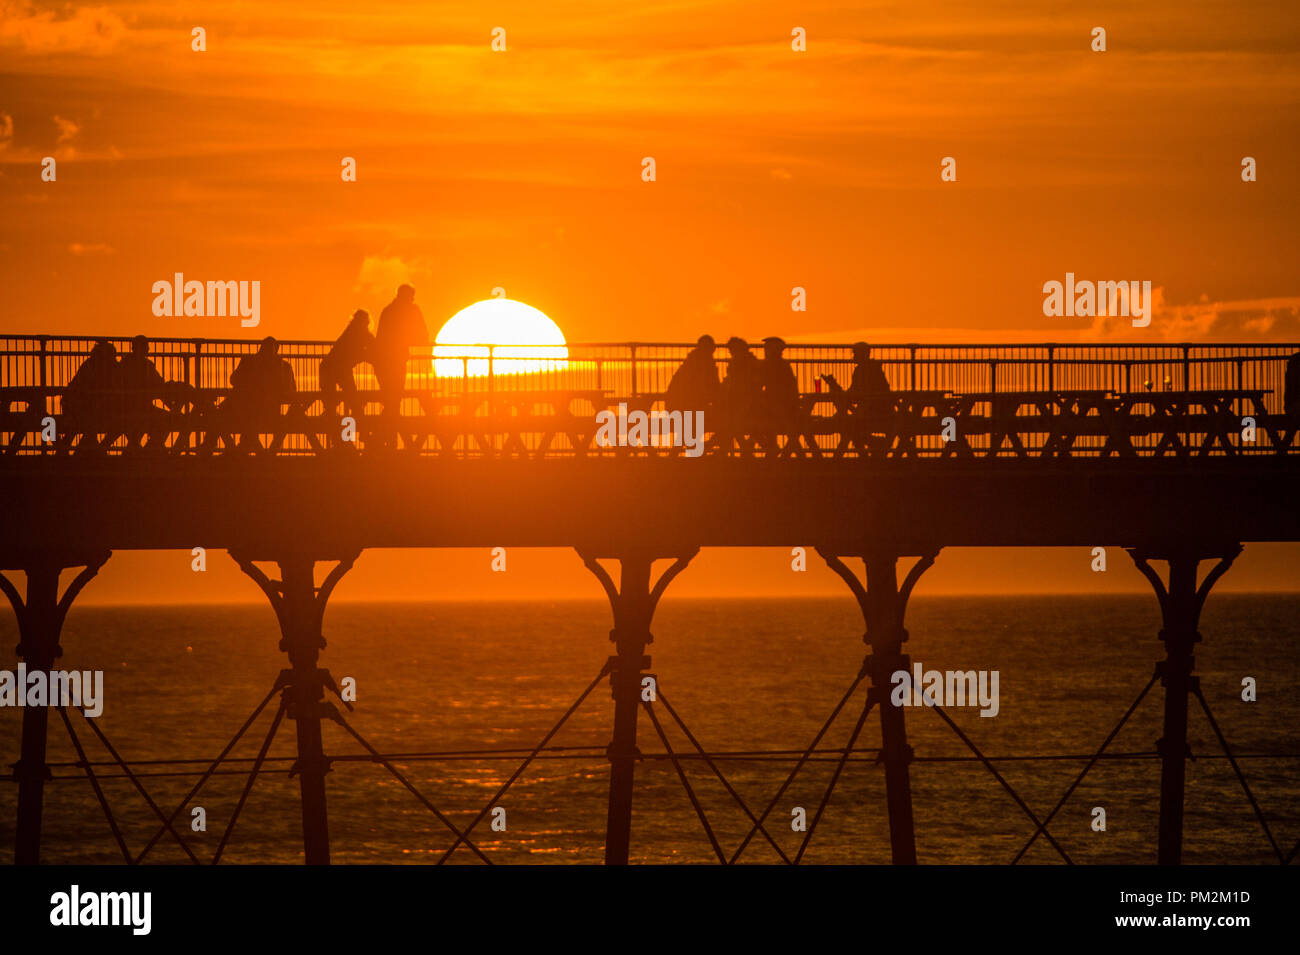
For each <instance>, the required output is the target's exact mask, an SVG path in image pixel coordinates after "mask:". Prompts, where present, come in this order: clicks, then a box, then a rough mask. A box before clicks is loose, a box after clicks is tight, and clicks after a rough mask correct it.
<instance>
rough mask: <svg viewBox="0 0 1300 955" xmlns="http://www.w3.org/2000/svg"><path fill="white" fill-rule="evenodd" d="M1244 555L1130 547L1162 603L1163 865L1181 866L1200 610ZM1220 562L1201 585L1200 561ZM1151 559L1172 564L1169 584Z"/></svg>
mask: <svg viewBox="0 0 1300 955" xmlns="http://www.w3.org/2000/svg"><path fill="white" fill-rule="evenodd" d="M1239 553H1241V545H1240V544H1233V545H1231V546H1230V547H1227V548H1211V549H1205V548H1202V549H1194V548H1189V547H1179V548H1171V549H1169V550H1162V551H1147V550H1143V549H1139V548H1130V549H1129V555H1130V556H1131V557H1132V558H1133V562H1134V563H1135V564H1136V565H1137V568H1138V570H1140V571H1141V572H1142V574H1143V575H1144V576H1145V577H1146V578H1147V579H1148V580H1149V581H1150V582H1151V585H1152V587H1153V588H1154V589H1155V592H1156V598H1157V599H1158V600H1159V602H1160V617H1161V622H1162V627H1161V630H1160V640H1161V641H1162V642H1163V643H1164V645H1165V659H1164V660H1162V661H1161V662H1160V663H1159V664H1157V671H1158V672H1159V674H1160V682H1161V685H1163V686H1164V688H1165V704H1164V722H1163V727H1162V731H1161V736H1160V739H1159V740H1157V741H1156V752H1157V753H1159V754H1160V829H1159V836H1158V840H1157V851H1156V861H1157V863H1158V864H1160V865H1179V864H1181V863H1182V858H1183V795H1184V792H1185V790H1186V782H1187V755H1188V746H1187V698H1188V696H1189V695H1190V694H1191V693H1192V692H1193V691H1194V690H1195V689H1196V688H1197V684H1198V678H1197V677H1195V676H1193V675H1192V671H1193V670H1194V669H1195V667H1196V658H1195V656H1193V653H1192V651H1193V648H1194V647H1195V645H1196V644H1197V643H1199V642H1200V640H1201V635H1200V633H1199V632H1198V631H1197V626H1198V624H1199V621H1200V617H1201V608H1202V607H1203V606H1204V605H1205V598H1206V597H1208V596H1209V593H1210V588H1212V587H1213V586H1214V584H1215V582H1216V581H1217V580H1218V579H1219V578H1220V577H1222V576H1223V575H1224V574H1225V573H1226V572H1227V570H1228V568H1229V567H1230V566H1231V565H1232V562H1233V560H1235V559H1236V557H1237V555H1238V554H1239ZM1213 557H1217V558H1218V559H1219V562H1218V563H1217V564H1216V565H1215V567H1214V569H1213V570H1211V571H1210V573H1208V574H1207V575H1206V577H1205V580H1204V581H1202V583H1201V585H1200V586H1199V587H1198V586H1197V584H1196V569H1197V565H1198V564H1199V563H1200V562H1201V561H1202V560H1205V559H1207V558H1213ZM1151 560H1165V561H1168V563H1169V585H1168V586H1167V587H1166V586H1165V584H1164V583H1163V582H1162V581H1161V579H1160V576H1159V575H1158V574H1157V573H1156V571H1155V570H1154V569H1153V568H1152V567H1151V564H1150V561H1151Z"/></svg>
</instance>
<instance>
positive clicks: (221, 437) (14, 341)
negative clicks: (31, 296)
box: [0, 335, 1300, 458]
mask: <svg viewBox="0 0 1300 955" xmlns="http://www.w3.org/2000/svg"><path fill="white" fill-rule="evenodd" d="M103 341H107V342H109V343H111V344H113V345H114V346H115V347H116V348H117V351H118V352H119V353H120V354H123V353H125V352H126V351H127V350H128V349H129V347H130V340H129V339H125V338H107V339H99V338H89V337H72V336H52V335H25V336H23V335H9V336H0V454H3V455H6V456H20V457H26V456H33V455H56V456H57V455H60V454H78V453H91V452H92V451H93V452H95V453H102V454H112V455H118V454H124V453H137V452H138V453H147V452H149V451H150V450H152V451H154V452H156V453H166V454H171V455H211V454H227V453H256V454H268V453H269V454H277V455H278V454H322V453H330V452H334V451H342V452H348V451H361V452H370V451H375V450H379V449H381V448H382V449H384V450H390V451H391V450H402V451H411V452H415V453H419V454H423V455H435V456H444V457H495V456H520V455H526V456H533V457H574V456H619V455H649V454H653V455H678V456H694V455H687V454H686V450H687V449H686V448H684V447H680V446H673V444H672V441H673V438H674V437H676V438H678V439H680V438H681V437H683V435H682V434H681V432H680V431H679V430H678V429H679V428H681V424H680V423H679V422H678V421H676V420H674V421H673V422H672V429H673V430H672V432H671V433H670V434H668V435H664V434H662V433H661V434H660V436H659V438H657V439H653V440H650V441H649V442H648V443H644V444H642V445H640V446H636V445H635V443H634V442H635V437H636V436H635V434H633V435H632V436H631V441H632V443H631V444H627V445H625V444H622V443H619V442H615V443H613V444H603V443H601V442H600V441H599V440H597V431H598V418H597V416H598V415H602V414H603V415H605V416H606V419H608V418H609V416H613V415H616V414H618V413H619V412H620V411H621V412H622V413H623V415H624V416H627V417H628V420H629V421H630V420H631V417H634V416H635V415H636V414H637V413H645V414H647V415H649V416H651V417H653V418H655V419H657V420H656V421H655V422H653V423H652V422H649V421H648V420H647V424H649V425H650V427H651V428H652V429H654V430H660V427H659V426H663V427H664V428H666V427H667V425H668V421H667V418H666V417H665V415H666V412H667V410H668V409H666V408H665V405H664V400H663V399H664V396H665V392H666V390H667V387H668V383H669V381H670V380H671V378H672V375H673V373H674V372H675V371H676V370H677V369H678V368H679V367H680V366H681V363H682V361H683V359H684V358H685V357H686V355H687V354H688V353H689V352H690V350H691V349H692V348H693V347H694V346H693V345H691V344H681V343H647V342H636V343H630V342H629V343H594V344H589V343H579V344H571V345H567V346H563V347H562V348H557V346H553V345H545V346H541V345H539V346H535V350H533V346H487V345H440V346H436V350H435V348H434V346H430V349H429V351H428V352H424V353H422V354H412V357H411V359H410V361H409V363H408V370H407V378H406V390H405V395H404V397H403V398H402V400H401V407H400V409H385V408H383V405H382V402H381V400H380V396H379V393H378V389H377V386H376V382H375V380H374V376H373V373H372V372H371V371H370V368H369V365H367V364H366V363H364V362H363V363H362V364H360V365H358V366H357V367H356V370H355V377H354V381H355V383H356V386H357V395H356V397H357V401H356V405H357V406H356V407H354V408H350V409H349V408H347V407H346V405H344V404H343V402H342V401H341V399H339V398H338V397H337V396H334V397H333V400H331V401H330V402H329V403H330V404H331V405H333V407H332V408H327V406H326V405H327V401H326V398H325V396H323V395H322V394H321V393H320V391H319V388H320V381H319V379H318V374H319V368H320V362H321V359H322V358H324V357H325V356H326V355H327V354H328V352H329V349H330V348H331V346H332V343H331V342H318V341H282V342H280V343H279V346H278V347H279V358H282V359H284V360H285V362H287V365H288V367H289V368H290V369H291V370H292V375H293V378H294V381H295V382H296V387H297V391H296V392H295V393H294V394H292V395H290V396H286V397H285V398H284V400H283V401H281V402H280V404H279V412H278V413H268V412H259V413H256V414H254V413H252V412H249V411H247V410H245V411H243V412H241V413H240V414H238V415H236V414H235V403H233V402H230V401H229V399H230V397H231V395H232V391H231V390H230V388H229V383H230V377H231V374H232V372H233V371H234V369H235V367H236V366H237V364H238V363H239V361H240V360H241V359H243V358H246V357H248V356H249V355H252V354H253V353H254V352H255V351H256V350H257V348H258V345H259V342H257V341H251V340H241V339H180V338H169V339H151V340H149V342H148V359H149V361H150V362H151V363H152V365H153V367H154V368H155V369H156V370H157V372H158V373H159V375H160V376H161V378H162V379H165V380H166V381H167V382H168V385H167V386H166V388H165V389H163V390H161V391H160V392H159V393H158V394H151V393H147V392H146V393H140V392H132V391H128V390H122V389H105V388H102V387H101V388H98V389H90V390H83V392H82V399H83V400H82V401H81V403H80V407H79V408H76V409H72V408H70V407H67V405H68V404H69V403H68V400H67V398H68V393H67V389H68V386H69V384H70V383H71V382H72V379H73V376H74V375H75V374H76V373H77V371H78V369H79V368H80V367H81V366H82V363H83V362H84V361H85V359H86V357H87V356H88V355H89V354H90V352H91V350H92V349H93V348H94V347H95V345H96V344H97V343H100V342H103ZM753 350H754V351H755V352H757V351H759V350H760V348H759V346H753ZM1297 352H1300V345H1296V344H1213V345H1203V344H1202V345H1198V344H1191V343H1186V344H1166V345H1130V344H1119V345H1103V344H1096V345H1092V344H1071V345H1061V344H1032V345H883V346H874V347H873V348H872V350H871V357H872V359H873V360H874V361H875V362H878V363H879V366H880V368H881V369H882V370H883V373H884V378H885V380H886V381H887V383H888V387H889V388H890V391H889V392H888V393H887V395H883V396H877V397H876V398H873V399H871V400H872V402H873V403H874V405H873V409H866V408H865V407H864V405H863V404H862V402H860V401H858V400H857V399H856V398H853V397H851V396H849V395H848V394H847V393H846V392H843V391H841V392H838V393H832V392H830V391H827V390H824V389H823V388H822V381H823V378H825V377H829V378H831V379H834V381H837V382H839V383H840V384H841V385H845V384H846V383H847V382H848V380H849V379H850V377H851V376H852V374H853V371H854V367H855V361H854V355H853V350H852V346H850V345H833V344H791V345H786V346H785V353H784V358H785V360H786V361H788V362H789V364H790V368H791V371H792V373H793V375H794V378H795V380H796V382H797V386H798V392H799V395H798V402H799V405H798V409H797V413H796V412H795V411H791V412H790V415H789V417H788V420H784V419H783V420H782V421H779V422H774V421H772V420H766V419H764V418H763V416H762V414H760V413H759V412H756V411H752V410H751V411H747V412H745V415H747V417H744V420H743V421H742V420H741V417H742V416H741V415H740V413H739V412H737V413H736V414H735V415H734V416H733V418H732V419H731V420H727V415H726V412H725V410H724V409H722V408H721V407H710V408H705V409H699V410H700V411H701V412H702V413H703V415H704V417H703V427H704V431H705V433H706V435H707V437H708V440H707V441H706V442H704V443H703V446H702V447H701V448H700V449H699V451H700V455H701V456H704V455H707V456H719V455H726V456H741V457H787V458H806V457H834V458H895V457H897V458H906V457H920V458H950V457H953V458H967V457H969V458H983V457H1076V456H1086V457H1116V458H1122V457H1130V456H1155V457H1166V456H1173V457H1177V456H1186V455H1193V454H1197V455H1213V456H1240V455H1258V454H1274V455H1276V454H1292V453H1300V452H1298V451H1297V443H1296V441H1295V428H1294V427H1293V426H1292V424H1291V421H1290V419H1289V418H1288V417H1287V416H1286V415H1285V413H1284V411H1283V403H1282V402H1283V388H1284V381H1285V370H1286V363H1287V360H1288V359H1289V358H1290V357H1291V356H1292V355H1294V354H1296V353H1297ZM521 354H522V355H523V357H521ZM530 355H532V356H535V357H529V356H530ZM716 365H717V368H718V370H719V372H720V374H721V376H722V378H723V380H724V381H725V380H726V378H727V375H728V368H729V358H728V356H727V355H726V354H725V352H723V351H722V350H719V353H718V355H717V359H716ZM340 410H342V411H344V412H347V413H344V414H340ZM345 419H347V420H346V421H345ZM349 421H350V423H351V426H352V433H351V434H350V435H349V434H346V433H345V432H346V430H347V427H346V426H347V423H348V422H349ZM738 422H739V423H738ZM51 424H52V425H53V427H52V429H51ZM1251 426H1253V429H1254V430H1253V433H1252V431H1251ZM51 430H52V431H53V433H54V435H55V439H54V440H48V435H49V432H50V431H51ZM1248 435H1250V437H1248ZM1251 438H1253V440H1251Z"/></svg>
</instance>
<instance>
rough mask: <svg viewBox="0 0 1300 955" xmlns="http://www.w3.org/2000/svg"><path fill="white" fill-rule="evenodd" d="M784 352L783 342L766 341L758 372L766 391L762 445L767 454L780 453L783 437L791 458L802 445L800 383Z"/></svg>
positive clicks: (764, 394) (776, 339) (764, 341)
mask: <svg viewBox="0 0 1300 955" xmlns="http://www.w3.org/2000/svg"><path fill="white" fill-rule="evenodd" d="M784 352H785V341H784V340H783V339H781V338H778V337H776V336H775V335H771V336H769V337H767V338H764V339H763V361H762V362H761V363H760V369H759V378H760V380H761V381H762V387H763V401H762V405H761V408H762V420H763V425H764V427H763V429H762V430H763V437H762V438H761V442H762V444H763V446H764V449H765V450H766V453H768V454H778V453H779V452H780V450H781V446H780V444H779V441H780V438H781V436H782V435H784V436H785V438H786V444H785V449H786V450H787V451H788V452H789V453H790V454H794V452H795V449H796V446H797V444H798V441H799V431H800V429H799V416H800V413H799V379H798V377H796V375H795V371H794V366H793V365H791V364H790V362H789V360H788V359H786V358H785V357H783V353H784Z"/></svg>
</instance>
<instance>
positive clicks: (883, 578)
mask: <svg viewBox="0 0 1300 955" xmlns="http://www.w3.org/2000/svg"><path fill="white" fill-rule="evenodd" d="M817 552H818V553H819V554H821V556H822V559H823V560H825V561H826V564H827V566H829V567H830V568H831V570H833V571H835V573H837V574H839V575H840V577H841V578H842V579H843V580H844V582H845V583H846V584H848V586H849V589H850V590H851V591H852V592H853V596H854V597H855V598H856V599H857V601H858V608H859V609H860V610H861V611H862V620H863V623H864V624H865V625H866V633H865V634H864V635H863V638H862V640H863V642H864V643H866V644H867V646H869V647H870V648H871V652H870V653H868V654H867V656H866V658H865V659H864V660H863V663H862V669H863V671H865V672H866V674H867V675H868V676H869V677H870V679H871V687H870V689H869V690H868V693H869V694H870V695H871V696H874V701H875V703H876V704H878V705H877V709H879V711H880V740H881V742H880V746H881V753H880V758H881V761H882V762H883V763H884V764H885V802H886V806H887V808H888V811H889V845H890V855H891V858H892V860H893V862H894V864H895V865H916V830H915V824H914V822H913V818H912V781H911V775H910V770H909V766H910V764H911V762H912V747H911V746H910V745H909V744H908V742H907V726H906V723H905V721H904V718H903V710H902V709H901V708H900V707H897V706H893V705H892V704H891V703H890V701H889V694H890V689H891V683H890V677H891V675H892V674H893V673H894V672H895V671H897V670H904V671H909V670H910V669H911V666H912V663H911V659H910V658H909V657H908V655H907V654H906V653H904V652H903V644H904V643H905V642H906V641H907V630H906V629H905V628H904V626H903V620H904V616H905V614H906V612H907V600H908V598H909V597H910V596H911V594H912V588H913V587H915V586H916V582H917V581H918V580H920V579H921V575H922V574H923V573H925V572H926V571H927V570H928V569H929V568H930V566H931V565H932V564H933V563H934V559H935V557H936V555H937V554H938V548H935V549H934V550H933V551H930V552H928V553H923V554H921V555H920V556H919V557H918V558H917V561H916V563H915V564H913V565H912V567H911V569H910V570H909V571H908V572H907V575H906V577H905V578H904V579H903V583H902V586H900V585H899V583H898V569H897V568H898V561H899V557H900V556H906V555H899V554H895V553H892V552H890V551H887V550H868V551H864V552H863V553H860V554H853V555H837V554H835V553H833V552H832V551H831V550H830V549H829V548H827V549H823V548H821V547H818V548H817ZM844 556H854V557H860V558H861V559H862V563H863V568H864V572H865V583H864V581H863V580H860V579H859V578H858V576H857V575H856V574H854V572H853V570H852V569H851V568H850V567H849V566H848V565H847V564H845V563H844V559H843V557H844ZM869 698H870V697H869Z"/></svg>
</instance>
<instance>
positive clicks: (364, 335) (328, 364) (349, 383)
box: [320, 308, 375, 415]
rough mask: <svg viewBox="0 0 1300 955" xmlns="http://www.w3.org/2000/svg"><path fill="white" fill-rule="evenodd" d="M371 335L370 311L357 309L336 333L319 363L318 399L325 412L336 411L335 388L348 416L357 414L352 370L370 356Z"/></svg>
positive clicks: (372, 341) (355, 388)
mask: <svg viewBox="0 0 1300 955" xmlns="http://www.w3.org/2000/svg"><path fill="white" fill-rule="evenodd" d="M374 342H375V339H374V336H373V335H371V334H370V313H369V312H367V311H366V310H365V309H364V308H359V309H357V310H356V311H355V312H353V313H352V320H351V321H349V322H348V326H347V328H345V329H343V334H342V335H340V336H339V338H338V341H336V342H335V343H334V347H333V348H331V349H330V351H329V354H328V355H326V356H325V357H324V358H322V359H321V363H320V392H321V400H322V401H323V402H324V403H325V410H326V412H327V413H334V414H337V413H338V408H339V405H338V400H339V399H338V398H336V397H335V392H336V391H337V392H338V394H339V396H340V397H341V398H342V399H343V405H344V408H345V410H346V411H347V413H348V414H350V415H355V414H356V413H357V405H358V397H359V396H358V394H357V381H356V378H355V377H354V376H353V369H355V368H356V367H357V365H359V364H361V363H362V362H363V361H368V360H370V358H371V348H372V346H373V345H374Z"/></svg>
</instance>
